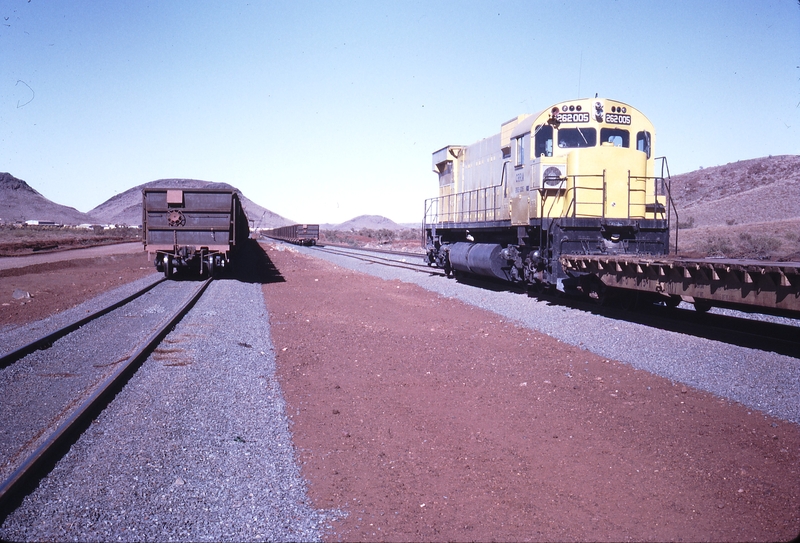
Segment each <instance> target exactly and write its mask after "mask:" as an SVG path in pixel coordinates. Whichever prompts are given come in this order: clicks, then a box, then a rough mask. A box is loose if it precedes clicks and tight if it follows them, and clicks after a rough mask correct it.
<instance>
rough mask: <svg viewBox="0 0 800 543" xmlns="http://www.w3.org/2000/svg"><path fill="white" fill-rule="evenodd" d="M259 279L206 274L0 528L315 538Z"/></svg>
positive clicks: (13, 532) (48, 536) (61, 537)
mask: <svg viewBox="0 0 800 543" xmlns="http://www.w3.org/2000/svg"><path fill="white" fill-rule="evenodd" d="M260 288H261V285H259V284H248V283H241V282H237V281H215V282H214V283H212V285H211V286H210V287H209V289H208V291H207V292H206V294H205V295H204V296H203V298H202V299H201V300H200V301H199V302H198V304H197V305H196V306H195V308H194V309H193V310H192V311H191V313H190V314H189V315H187V316H186V317H185V318H184V320H183V321H182V322H181V323H180V324H179V325H178V326H177V327H176V328H175V330H174V331H173V332H172V333H171V334H170V335H169V336H168V337H167V338H166V339H165V341H164V343H162V346H161V347H159V349H157V350H156V351H155V352H154V353H153V355H152V356H151V357H150V358H149V359H148V360H147V361H146V362H145V363H144V365H143V366H142V368H141V369H140V370H139V371H138V372H137V374H136V375H135V376H134V377H133V378H132V379H131V381H130V382H129V383H128V385H127V386H126V387H125V388H124V389H123V390H122V392H121V393H120V394H119V395H118V396H117V398H115V400H114V401H113V402H112V403H111V404H110V405H109V407H108V408H107V409H106V410H105V411H104V412H103V413H102V414H101V416H100V417H99V418H98V419H97V420H96V421H95V423H94V424H92V425H91V427H90V428H89V429H88V430H87V431H86V432H85V433H84V434H83V435H82V436H81V438H80V439H79V440H78V442H77V443H76V444H75V445H74V446H73V447H72V448H71V449H70V451H69V452H68V453H67V455H66V456H65V457H64V458H63V459H62V460H61V461H60V462H59V463H58V464H57V466H56V467H55V469H54V470H53V472H51V474H50V475H48V476H47V477H46V478H45V479H43V480H42V482H41V484H40V486H39V488H38V489H37V490H36V491H35V492H34V493H32V494H31V495H29V496H28V497H27V498H26V499H25V500H24V502H23V504H22V505H21V506H20V507H19V508H18V509H17V510H15V511H14V512H13V513H11V514H10V515H9V516H8V518H7V519H6V521H5V523H4V524H3V526H2V528H0V538H3V539H11V540H39V541H46V540H49V541H111V540H120V541H167V540H183V541H220V540H227V541H245V540H248V541H250V540H265V539H268V540H284V541H298V540H302V541H309V540H319V539H320V538H321V537H322V533H323V531H324V530H325V529H326V528H327V527H328V526H329V522H330V521H331V520H333V519H334V518H336V517H337V516H338V515H339V513H337V512H336V511H332V510H329V511H321V510H315V509H313V508H312V507H311V506H310V505H309V501H308V498H307V496H306V486H305V482H304V480H303V479H302V478H301V477H300V475H299V469H298V467H297V463H296V453H295V450H294V448H293V446H292V441H291V435H290V432H289V423H288V419H287V417H286V415H285V412H284V411H285V404H284V400H283V398H282V394H281V390H280V387H279V384H278V382H277V380H276V379H275V375H274V372H275V353H274V349H273V347H272V343H271V340H270V330H269V324H268V319H267V314H266V308H265V305H264V301H263V298H262V295H261V292H260ZM231 300H235V303H231ZM77 309H78V308H76V310H77ZM84 310H85V309H84Z"/></svg>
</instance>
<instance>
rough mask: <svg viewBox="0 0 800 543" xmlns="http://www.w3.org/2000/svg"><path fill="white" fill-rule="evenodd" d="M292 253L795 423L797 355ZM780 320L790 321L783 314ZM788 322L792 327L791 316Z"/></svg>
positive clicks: (798, 417)
mask: <svg viewBox="0 0 800 543" xmlns="http://www.w3.org/2000/svg"><path fill="white" fill-rule="evenodd" d="M290 250H298V251H300V252H301V253H303V254H307V255H311V256H314V257H317V258H322V259H325V260H328V261H330V262H333V263H335V264H337V265H339V266H342V267H345V268H348V269H353V270H357V271H361V272H364V273H369V274H371V275H374V276H377V277H380V278H382V279H387V280H390V279H397V280H400V281H404V282H408V283H414V284H416V285H419V286H421V287H423V288H425V289H427V290H430V291H432V292H435V293H437V294H440V295H442V296H446V297H448V298H454V299H458V300H461V301H463V302H465V303H468V304H471V305H474V306H476V307H479V308H482V309H486V310H489V311H492V312H494V313H497V314H498V315H501V316H503V317H505V318H507V319H510V320H511V321H513V322H516V323H518V324H520V325H522V326H525V327H527V328H530V329H532V330H537V331H540V332H543V333H545V334H547V335H549V336H552V337H554V338H556V339H559V340H561V341H563V342H564V343H567V344H570V345H575V346H579V347H580V348H582V349H586V350H589V351H591V352H593V353H596V354H598V355H600V356H604V357H608V358H611V359H614V360H619V361H620V362H624V363H626V364H629V365H630V366H632V367H634V368H637V369H643V370H646V371H649V372H651V373H654V374H656V375H659V376H662V377H665V378H667V379H671V380H672V381H674V382H679V383H684V384H686V385H690V386H692V387H695V388H698V389H700V390H705V391H708V392H711V393H712V394H715V395H717V396H720V397H723V398H727V399H730V400H733V401H737V402H740V403H742V404H743V405H746V406H748V407H751V408H753V409H757V410H759V411H762V412H764V413H768V414H770V415H772V416H775V417H778V418H781V419H784V420H788V421H791V422H794V423H797V424H800V359H797V358H793V357H790V356H785V355H780V354H776V353H771V352H764V351H758V350H754V349H748V348H744V347H739V346H736V345H730V344H727V343H723V342H719V341H713V340H708V339H704V338H699V337H693V336H687V335H684V334H679V333H675V332H670V331H664V330H659V329H655V328H652V327H649V326H644V325H640V324H636V323H632V322H627V321H624V320H615V319H611V318H608V317H603V316H599V315H595V314H591V313H587V312H585V311H580V310H576V309H571V308H568V307H564V306H558V305H550V304H548V303H547V302H545V301H539V300H537V299H535V298H531V297H528V296H525V295H521V294H518V293H514V292H493V291H488V290H486V289H483V288H479V287H475V286H471V285H467V284H464V283H460V282H457V281H455V280H452V279H444V278H442V277H439V276H433V275H430V276H429V275H427V274H424V273H419V272H414V271H410V270H404V269H399V268H390V267H386V266H380V265H376V264H369V263H366V262H363V261H360V260H355V259H352V258H347V257H343V256H337V255H332V254H329V253H323V252H321V251H315V250H314V249H313V248H304V247H298V248H295V247H291V248H290ZM712 311H718V310H717V309H713V310H712ZM781 322H784V323H792V321H790V320H788V319H782V320H781ZM794 323H795V325H797V324H796V323H797V321H794Z"/></svg>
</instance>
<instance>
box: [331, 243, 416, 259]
mask: <svg viewBox="0 0 800 543" xmlns="http://www.w3.org/2000/svg"><path fill="white" fill-rule="evenodd" d="M316 247H336V248H338V249H352V250H353V251H368V252H370V253H383V254H387V255H397V256H419V257H424V256H425V253H412V252H410V251H395V250H393V249H378V248H369V249H368V248H366V247H354V246H352V245H344V244H341V243H317V244H316Z"/></svg>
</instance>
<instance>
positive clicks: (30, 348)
mask: <svg viewBox="0 0 800 543" xmlns="http://www.w3.org/2000/svg"><path fill="white" fill-rule="evenodd" d="M163 281H166V279H165V278H163V277H162V278H161V279H159V280H158V281H155V282H154V283H152V284H150V285H148V286H146V287H144V288H143V289H141V290H139V291H137V292H134V293H133V294H131V295H130V296H128V297H126V298H123V299H122V300H120V301H118V302H115V303H113V304H111V305H109V306H107V307H104V308H103V309H100V310H98V311H95V312H94V313H92V314H91V315H87V316H86V317H83V318H82V319H80V320H77V321H75V322H73V323H71V324H68V325H66V326H64V327H62V328H59V329H58V330H56V331H55V332H52V333H50V334H47V335H46V336H44V337H42V338H39V339H37V340H35V341H32V342H30V343H28V344H27V345H24V346H22V347H20V348H19V349H16V350H14V351H11V352H10V353H7V354H4V355H3V356H1V357H0V369H2V368H5V367H6V366H9V365H11V364H13V363H14V362H16V361H17V360H19V359H20V358H22V357H24V356H27V355H29V354H31V353H32V352H34V351H38V350H39V349H46V348H48V347H49V346H50V345H51V344H52V343H53V342H54V341H56V340H57V339H59V338H62V337H64V336H66V335H67V334H69V333H71V332H74V331H75V330H77V329H78V328H80V327H81V326H83V325H84V324H86V323H88V322H91V321H93V320H95V319H97V318H99V317H102V316H103V315H105V314H106V313H110V312H111V311H114V310H115V309H117V308H119V307H122V306H123V305H126V304H128V303H130V302H132V301H133V300H135V299H136V298H138V297H139V296H141V295H143V294H145V293H146V292H148V291H150V290H151V289H152V288H153V287H155V286H156V285H158V284H160V283H162V282H163Z"/></svg>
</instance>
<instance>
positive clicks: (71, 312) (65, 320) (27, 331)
mask: <svg viewBox="0 0 800 543" xmlns="http://www.w3.org/2000/svg"><path fill="white" fill-rule="evenodd" d="M162 277H163V276H161V275H158V274H150V275H148V276H146V277H142V278H141V279H138V280H136V281H133V282H131V283H127V284H125V285H122V286H121V287H118V288H115V289H112V290H109V291H107V292H104V293H103V294H101V295H99V296H96V297H95V298H92V299H91V300H87V301H86V302H84V303H82V304H80V305H77V306H75V307H73V308H70V309H68V310H66V311H62V312H60V313H56V314H55V315H51V316H49V317H46V318H44V319H41V320H38V321H36V322H32V323H30V324H25V325H21V326H17V325H7V326H3V327H2V328H0V354H7V353H10V352H11V351H14V350H16V349H19V348H20V347H23V346H25V345H27V344H28V343H30V342H32V341H34V340H37V339H39V338H40V337H42V336H45V335H47V334H50V333H52V332H54V331H56V330H58V329H59V328H63V327H64V326H66V325H68V324H71V323H73V322H75V321H77V320H79V319H82V318H83V317H85V316H87V315H89V314H90V313H94V312H95V311H98V310H100V309H103V308H104V307H107V306H109V305H111V304H113V303H114V302H118V301H119V300H122V299H124V298H125V297H127V296H130V295H131V294H133V293H134V292H137V291H138V290H140V289H142V288H144V287H145V286H147V285H151V284H153V283H155V282H156V281H158V280H159V279H161V278H162Z"/></svg>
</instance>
